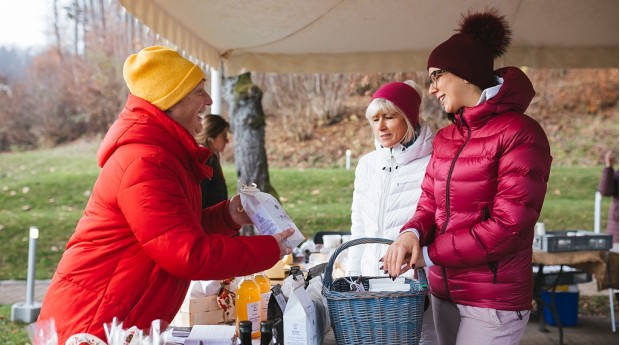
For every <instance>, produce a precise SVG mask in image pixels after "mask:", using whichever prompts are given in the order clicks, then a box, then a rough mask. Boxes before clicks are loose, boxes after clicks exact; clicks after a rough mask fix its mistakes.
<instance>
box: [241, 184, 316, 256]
mask: <svg viewBox="0 0 620 345" xmlns="http://www.w3.org/2000/svg"><path fill="white" fill-rule="evenodd" d="M239 196H240V197H241V205H242V206H243V209H244V210H245V212H246V213H247V214H248V216H249V217H250V219H251V220H252V223H254V225H255V226H256V228H257V229H258V232H259V233H260V234H261V235H273V234H277V233H279V232H282V231H284V230H286V229H289V228H292V229H294V230H295V233H293V235H291V236H290V237H289V238H287V239H286V246H287V247H288V248H291V249H293V248H295V247H297V245H298V244H300V243H301V242H303V241H304V239H305V238H304V235H303V234H302V233H301V231H299V229H298V228H297V226H296V225H295V223H293V221H292V220H291V218H290V217H289V216H288V214H287V213H286V211H285V210H284V207H282V205H280V203H279V202H278V200H276V198H274V197H273V196H272V195H270V194H267V193H263V192H261V191H260V190H259V189H258V188H256V185H255V184H252V185H251V186H245V185H244V186H240V188H239Z"/></svg>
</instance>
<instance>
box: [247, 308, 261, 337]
mask: <svg viewBox="0 0 620 345" xmlns="http://www.w3.org/2000/svg"><path fill="white" fill-rule="evenodd" d="M247 310H248V320H249V321H251V322H252V333H256V332H260V301H259V302H254V303H248V305H247Z"/></svg>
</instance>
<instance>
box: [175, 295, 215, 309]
mask: <svg viewBox="0 0 620 345" xmlns="http://www.w3.org/2000/svg"><path fill="white" fill-rule="evenodd" d="M212 310H221V309H220V306H219V305H218V303H217V296H215V295H214V296H205V297H192V296H189V298H187V297H185V300H183V304H182V305H181V309H180V310H179V311H181V312H184V313H196V312H201V311H212Z"/></svg>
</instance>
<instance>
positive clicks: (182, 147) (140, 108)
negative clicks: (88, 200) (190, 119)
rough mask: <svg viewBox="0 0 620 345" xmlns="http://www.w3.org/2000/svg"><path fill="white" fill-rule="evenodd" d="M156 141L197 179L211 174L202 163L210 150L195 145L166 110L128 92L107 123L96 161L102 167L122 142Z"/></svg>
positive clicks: (157, 144) (143, 143) (209, 153)
mask: <svg viewBox="0 0 620 345" xmlns="http://www.w3.org/2000/svg"><path fill="white" fill-rule="evenodd" d="M130 144H142V145H156V146H160V147H161V148H163V149H165V150H168V151H170V152H171V153H172V154H173V156H174V157H177V158H178V159H179V161H181V163H182V164H183V165H185V166H186V167H187V168H188V169H189V170H191V171H192V172H193V173H194V175H196V177H197V179H199V180H202V179H204V178H211V176H212V174H213V171H212V169H211V167H209V166H208V165H205V162H206V160H207V159H208V158H209V157H210V156H211V154H212V153H211V151H210V150H209V149H208V148H206V147H202V146H200V145H198V143H197V142H196V140H195V139H194V138H193V137H192V136H191V135H190V133H189V132H188V131H187V130H186V129H185V128H183V126H181V125H180V124H178V123H177V122H176V121H174V120H173V119H171V118H170V117H169V116H168V115H166V113H164V112H162V111H161V110H159V109H158V108H157V107H155V106H154V105H152V104H151V103H149V102H147V101H146V100H144V99H142V98H139V97H137V96H134V95H132V94H129V96H128V97H127V103H126V104H125V108H124V109H123V111H122V112H121V113H120V115H119V117H118V119H117V120H116V121H115V122H114V124H113V125H112V126H111V127H110V129H109V130H108V132H107V133H106V135H105V137H104V138H103V141H102V143H101V145H100V146H99V150H98V151H97V163H98V164H99V166H100V167H103V166H104V165H105V163H106V162H107V161H108V160H109V159H110V157H112V155H113V154H114V152H115V151H116V150H117V149H118V148H119V147H121V146H124V145H130Z"/></svg>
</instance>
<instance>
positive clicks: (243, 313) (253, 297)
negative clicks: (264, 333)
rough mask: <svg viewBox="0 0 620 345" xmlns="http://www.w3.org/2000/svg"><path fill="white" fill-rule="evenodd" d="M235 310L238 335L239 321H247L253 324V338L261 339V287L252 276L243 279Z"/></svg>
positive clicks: (238, 291)
mask: <svg viewBox="0 0 620 345" xmlns="http://www.w3.org/2000/svg"><path fill="white" fill-rule="evenodd" d="M235 309H236V312H237V320H236V326H237V334H239V321H244V320H247V321H250V322H252V338H258V337H260V312H261V295H260V286H259V285H258V284H257V283H256V282H255V281H254V279H252V276H245V277H243V280H241V283H239V288H238V289H237V296H236V297H235Z"/></svg>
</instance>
